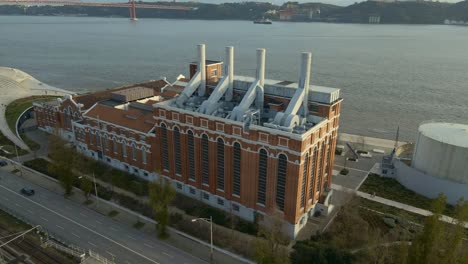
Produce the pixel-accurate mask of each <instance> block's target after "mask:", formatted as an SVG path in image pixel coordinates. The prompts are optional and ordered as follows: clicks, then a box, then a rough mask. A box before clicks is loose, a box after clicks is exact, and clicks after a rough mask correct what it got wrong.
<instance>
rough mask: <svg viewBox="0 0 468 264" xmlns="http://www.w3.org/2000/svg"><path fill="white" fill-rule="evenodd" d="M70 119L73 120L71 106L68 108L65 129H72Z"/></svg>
mask: <svg viewBox="0 0 468 264" xmlns="http://www.w3.org/2000/svg"><path fill="white" fill-rule="evenodd" d="M72 119H73V109H72V108H71V106H69V107H68V123H67V127H68V128H70V129H71V127H72Z"/></svg>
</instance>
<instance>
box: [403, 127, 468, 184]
mask: <svg viewBox="0 0 468 264" xmlns="http://www.w3.org/2000/svg"><path fill="white" fill-rule="evenodd" d="M412 166H413V167H414V168H416V169H418V170H420V171H422V172H424V173H426V174H428V175H431V176H434V177H438V178H443V179H447V180H451V181H454V182H459V183H465V184H468V125H463V124H452V123H426V124H422V125H421V126H419V133H418V138H417V140H416V146H415V149H414V154H413V161H412ZM421 184H423V183H421Z"/></svg>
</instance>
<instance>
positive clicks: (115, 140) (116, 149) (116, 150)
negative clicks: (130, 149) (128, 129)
mask: <svg viewBox="0 0 468 264" xmlns="http://www.w3.org/2000/svg"><path fill="white" fill-rule="evenodd" d="M112 141H113V142H114V152H115V153H117V152H119V144H118V143H117V138H115V137H114V138H113V139H112Z"/></svg>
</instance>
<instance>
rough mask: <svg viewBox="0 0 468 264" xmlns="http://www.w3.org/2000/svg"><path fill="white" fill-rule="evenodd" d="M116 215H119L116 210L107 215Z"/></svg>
mask: <svg viewBox="0 0 468 264" xmlns="http://www.w3.org/2000/svg"><path fill="white" fill-rule="evenodd" d="M118 214H119V212H117V211H116V210H112V211H110V212H109V213H108V214H107V215H108V216H110V217H114V216H116V215H118Z"/></svg>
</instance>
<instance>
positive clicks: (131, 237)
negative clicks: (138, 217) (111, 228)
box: [127, 235, 136, 240]
mask: <svg viewBox="0 0 468 264" xmlns="http://www.w3.org/2000/svg"><path fill="white" fill-rule="evenodd" d="M127 236H128V237H129V238H131V239H133V240H136V238H134V237H132V236H131V235H127Z"/></svg>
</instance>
